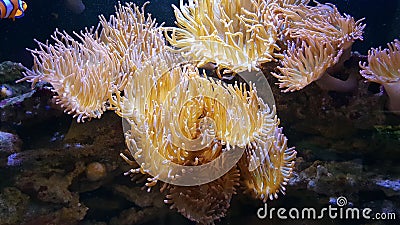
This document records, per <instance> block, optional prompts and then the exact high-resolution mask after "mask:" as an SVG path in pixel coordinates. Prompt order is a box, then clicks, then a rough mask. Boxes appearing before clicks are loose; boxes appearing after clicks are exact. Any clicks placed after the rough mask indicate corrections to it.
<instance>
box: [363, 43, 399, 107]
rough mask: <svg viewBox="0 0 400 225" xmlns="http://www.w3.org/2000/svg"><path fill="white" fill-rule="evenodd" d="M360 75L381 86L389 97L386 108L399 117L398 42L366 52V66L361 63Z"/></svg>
mask: <svg viewBox="0 0 400 225" xmlns="http://www.w3.org/2000/svg"><path fill="white" fill-rule="evenodd" d="M360 67H361V69H362V70H361V71H360V73H361V75H362V76H363V77H364V78H365V79H367V80H369V81H371V82H376V83H379V84H381V85H382V86H383V87H384V88H385V91H386V93H387V95H388V96H389V102H388V108H389V110H391V111H392V112H393V113H395V114H398V115H400V41H399V40H397V39H396V40H394V41H393V42H391V43H388V48H385V49H382V48H381V47H379V48H373V49H371V50H369V51H368V64H367V63H361V62H360Z"/></svg>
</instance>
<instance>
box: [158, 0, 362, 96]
mask: <svg viewBox="0 0 400 225" xmlns="http://www.w3.org/2000/svg"><path fill="white" fill-rule="evenodd" d="M174 8H175V15H176V23H177V25H178V27H171V28H167V29H166V32H167V35H166V37H167V40H168V41H169V43H170V44H171V45H172V46H173V47H174V50H176V51H179V52H181V53H182V55H184V56H185V57H189V58H193V59H196V60H198V65H199V66H204V65H214V66H216V67H218V69H219V70H221V69H225V70H224V73H225V74H226V73H229V72H235V73H239V72H241V71H244V70H258V69H259V68H261V67H262V64H266V63H270V62H274V61H275V62H279V63H280V66H279V67H278V71H276V72H274V73H272V75H273V76H275V77H276V78H278V80H279V87H281V88H284V91H285V92H288V91H295V90H300V89H302V88H304V87H305V86H307V85H308V84H310V83H311V82H313V81H317V84H319V85H320V86H321V87H322V88H323V89H329V90H335V91H350V90H352V88H353V87H354V84H353V83H352V82H347V83H350V84H347V83H346V82H342V81H341V80H339V79H336V78H335V77H332V76H330V74H329V72H327V71H328V69H330V68H332V67H333V66H334V65H336V64H341V63H343V62H344V61H345V60H347V59H348V57H349V54H350V50H351V46H352V44H353V42H354V41H355V40H357V39H362V33H363V29H364V27H365V25H364V24H361V20H359V21H355V20H354V18H353V17H351V16H349V15H346V14H344V15H342V14H341V13H340V12H339V11H338V10H337V8H336V7H335V6H334V5H332V4H320V3H314V5H311V4H310V3H309V1H308V0H302V1H300V0H235V1H227V0H189V3H188V4H183V1H181V3H180V6H179V8H178V7H174ZM222 76H223V75H222ZM350 80H351V79H350Z"/></svg>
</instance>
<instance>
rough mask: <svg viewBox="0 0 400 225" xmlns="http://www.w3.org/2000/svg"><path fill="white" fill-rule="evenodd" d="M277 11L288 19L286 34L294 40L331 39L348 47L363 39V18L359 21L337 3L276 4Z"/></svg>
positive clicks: (275, 9)
mask: <svg viewBox="0 0 400 225" xmlns="http://www.w3.org/2000/svg"><path fill="white" fill-rule="evenodd" d="M273 13H274V15H275V16H276V17H278V18H280V19H282V20H284V22H283V23H282V24H284V26H285V27H284V28H283V29H284V31H285V34H286V35H287V36H288V37H290V38H292V39H293V38H294V39H296V38H298V39H301V40H305V39H308V38H309V37H313V38H314V39H317V41H319V42H321V41H322V42H325V41H326V40H327V41H329V42H330V43H331V44H332V45H333V46H334V47H335V48H336V49H348V48H350V47H351V45H352V43H353V42H354V41H355V40H357V39H360V40H362V39H363V37H362V34H363V30H364V28H365V24H362V23H361V21H362V20H363V19H360V20H358V21H355V20H354V18H353V17H351V16H350V15H347V14H344V16H343V15H342V14H340V12H339V11H338V9H337V8H336V6H335V5H333V4H329V3H327V4H320V3H318V4H317V5H316V6H308V5H304V4H299V5H291V6H290V7H287V6H286V7H285V6H283V7H281V6H279V7H274V10H273Z"/></svg>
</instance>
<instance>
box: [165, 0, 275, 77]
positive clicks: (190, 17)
mask: <svg viewBox="0 0 400 225" xmlns="http://www.w3.org/2000/svg"><path fill="white" fill-rule="evenodd" d="M173 7H174V9H175V17H176V24H177V25H178V27H179V28H175V27H169V28H166V29H165V30H166V31H169V32H170V34H166V35H165V36H166V38H167V40H168V41H169V43H170V44H171V45H172V46H174V47H175V48H177V49H179V50H180V51H181V52H182V53H183V55H185V56H187V57H189V58H191V59H193V60H195V61H198V64H197V65H198V66H199V67H201V66H204V65H206V64H208V63H212V64H216V65H217V66H218V67H219V69H223V68H225V69H228V70H227V71H226V72H236V73H237V72H241V71H244V70H249V71H250V70H258V66H259V65H260V64H262V63H265V62H271V61H273V60H274V57H275V51H277V50H279V47H278V46H277V45H276V43H275V41H276V39H277V34H276V31H275V27H274V25H273V23H272V22H270V21H268V20H265V18H266V17H264V16H263V10H265V9H266V2H264V1H259V0H235V1H233V2H232V1H227V0H189V3H188V4H183V1H182V0H181V2H180V7H179V9H178V8H177V7H176V6H173Z"/></svg>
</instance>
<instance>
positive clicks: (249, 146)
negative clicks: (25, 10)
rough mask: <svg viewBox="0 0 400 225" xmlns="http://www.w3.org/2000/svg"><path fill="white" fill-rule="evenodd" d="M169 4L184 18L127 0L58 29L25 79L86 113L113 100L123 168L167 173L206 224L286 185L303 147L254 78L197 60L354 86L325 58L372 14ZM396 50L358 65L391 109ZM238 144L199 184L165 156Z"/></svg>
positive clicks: (174, 193)
mask: <svg viewBox="0 0 400 225" xmlns="http://www.w3.org/2000/svg"><path fill="white" fill-rule="evenodd" d="M173 8H174V10H175V16H176V24H177V27H162V26H159V25H158V24H157V23H155V20H154V19H152V18H151V16H150V15H149V16H146V15H145V13H144V6H143V8H142V9H140V8H139V7H138V6H136V5H134V4H133V3H127V4H125V5H121V4H118V6H117V7H116V13H115V15H112V16H111V17H110V18H109V19H108V20H107V19H106V18H105V17H104V16H100V23H99V26H98V27H97V29H94V28H92V29H86V30H83V31H81V32H79V33H74V35H69V34H67V33H65V32H60V31H56V32H55V33H54V35H53V36H52V39H53V41H54V43H53V44H52V43H47V42H46V43H40V42H38V44H39V49H36V50H31V52H32V55H33V56H34V66H33V68H32V69H31V70H28V71H27V72H26V74H25V78H23V80H26V81H30V82H32V83H33V84H35V83H36V82H38V81H44V82H48V83H50V84H51V85H52V86H53V90H54V92H55V93H57V95H55V98H56V101H57V103H58V104H60V105H61V106H62V107H63V108H64V109H65V112H67V113H68V114H72V115H73V116H74V117H77V121H78V122H85V120H90V119H91V118H100V117H101V115H102V114H103V112H104V111H106V110H114V111H115V113H117V114H118V115H119V116H120V117H122V118H123V119H124V121H125V122H126V123H127V127H128V128H127V129H126V132H125V139H126V144H127V146H128V148H129V152H128V153H127V154H121V156H122V157H123V158H124V159H125V160H126V161H127V162H128V163H129V164H131V165H132V167H134V168H132V170H131V171H129V172H127V174H130V175H131V176H133V177H134V176H136V175H140V174H147V175H151V176H149V178H148V179H147V183H146V186H147V187H148V190H150V188H152V187H153V188H154V187H155V184H157V183H161V184H162V185H161V186H159V187H161V189H162V190H163V191H164V193H166V200H165V203H167V204H170V205H171V208H176V209H177V210H178V211H179V212H180V213H181V214H182V215H184V216H185V217H187V218H188V219H190V220H193V221H196V222H199V223H205V224H209V223H213V222H214V221H215V220H218V219H220V218H221V217H224V216H225V214H226V212H227V210H228V208H229V206H230V205H229V203H230V200H231V198H232V196H233V195H234V194H236V193H237V192H238V190H242V189H244V190H245V193H248V194H250V195H252V196H253V197H255V198H257V199H260V200H263V201H267V200H268V199H269V200H273V199H276V198H277V197H278V194H279V193H283V194H284V193H285V185H286V184H287V181H288V179H289V178H290V176H291V174H292V170H293V167H294V160H295V157H296V151H295V150H294V148H293V147H288V146H287V138H286V137H285V135H284V134H283V133H282V128H280V127H279V119H278V117H277V115H276V111H275V106H272V105H267V104H266V103H265V102H264V101H263V100H262V99H261V98H260V97H258V93H257V91H256V89H255V88H254V86H253V85H252V84H251V83H250V84H243V83H238V82H236V83H234V84H225V83H223V82H221V80H216V79H212V78H210V77H208V76H207V75H205V74H204V73H202V72H200V71H201V70H199V68H202V67H207V68H212V69H214V71H215V73H216V74H217V75H218V76H219V78H220V79H224V78H227V77H228V76H231V77H233V78H235V76H236V75H235V74H238V73H240V72H243V71H259V70H260V69H262V68H263V67H265V66H269V65H278V66H277V67H276V70H275V72H274V73H271V74H266V76H274V77H276V78H277V79H278V81H279V83H278V85H279V87H280V88H282V89H283V91H284V92H293V91H296V90H300V89H302V88H304V87H306V86H307V85H308V84H310V83H311V82H314V81H315V82H316V83H317V84H318V85H319V86H320V87H321V88H325V89H328V90H338V91H348V90H349V88H348V87H346V81H342V80H338V79H336V78H334V77H332V76H330V74H329V69H330V68H333V67H334V66H335V65H337V64H340V63H342V62H343V61H345V60H346V59H347V58H348V57H349V52H350V50H351V46H352V44H353V42H354V41H356V40H357V39H360V40H362V33H363V29H364V27H365V25H364V24H362V23H361V21H360V20H358V21H356V20H355V19H354V18H353V17H351V16H350V15H346V14H341V13H340V12H338V10H337V8H336V7H335V6H334V5H332V4H319V3H316V4H314V6H311V5H309V1H308V0H264V1H261V0H235V1H227V0H189V1H188V3H186V4H184V3H183V1H181V2H180V5H179V7H177V6H173ZM399 50H400V44H399V42H398V41H395V42H393V43H391V44H389V49H384V50H381V49H373V50H371V51H370V53H369V56H368V63H369V65H366V64H363V65H361V67H362V69H363V70H362V71H361V74H362V75H363V76H364V77H365V78H367V79H368V80H371V81H373V82H378V83H381V84H382V85H383V86H384V87H385V89H386V91H387V92H388V94H389V96H390V97H392V96H391V95H393V98H392V99H393V100H392V101H391V102H390V103H389V104H390V106H389V108H390V109H393V110H399V108H400V106H399V104H398V103H399V102H400V101H399V100H395V97H396V96H397V97H398V96H400V94H399V84H400V75H399V74H400V70H399V66H400V63H399V62H400V58H399V57H400V53H399ZM378 58H380V60H378ZM338 83H340V85H337V84H338ZM343 88H344V89H343ZM341 89H343V90H341ZM391 93H393V94H391ZM199 140H200V141H199ZM196 141H198V142H196ZM205 142H207V143H205ZM192 147H193V148H194V147H196V149H191V148H192ZM238 149H244V153H243V155H242V156H241V158H240V159H239V160H238V161H237V162H236V163H234V164H233V165H232V167H231V168H230V169H229V170H227V171H226V173H224V174H221V175H222V176H219V177H217V178H216V179H213V180H212V181H210V182H206V183H204V182H203V183H199V184H196V185H195V186H193V185H192V186H190V185H177V184H176V183H174V179H178V175H179V173H172V171H171V170H168V169H167V170H166V169H165V168H162V166H161V164H163V163H174V164H176V165H180V166H192V167H198V166H201V165H206V164H207V163H210V162H212V161H213V160H216V159H217V158H219V157H220V156H221V155H222V154H224V153H225V152H229V151H238ZM194 150H196V151H194ZM159 159H162V160H161V161H160V160H159ZM137 160H139V161H140V163H137V162H136V161H137ZM138 165H140V166H138ZM180 172H182V173H183V172H185V171H180ZM165 179H167V180H169V181H171V182H163V181H165Z"/></svg>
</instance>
